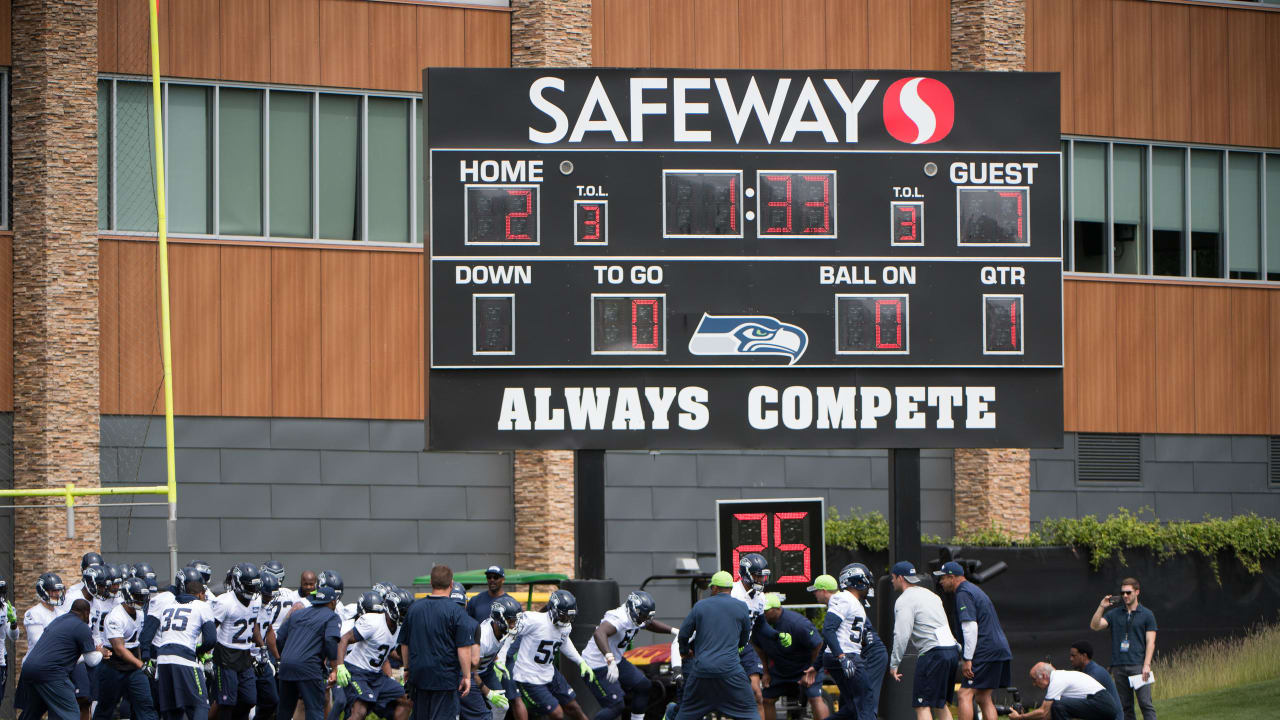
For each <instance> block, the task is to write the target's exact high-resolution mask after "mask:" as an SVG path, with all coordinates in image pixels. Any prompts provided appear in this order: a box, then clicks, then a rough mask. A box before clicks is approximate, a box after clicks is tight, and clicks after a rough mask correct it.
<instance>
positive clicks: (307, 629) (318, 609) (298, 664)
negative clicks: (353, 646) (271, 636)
mask: <svg viewBox="0 0 1280 720" xmlns="http://www.w3.org/2000/svg"><path fill="white" fill-rule="evenodd" d="M341 625H342V621H341V620H339V619H338V614H337V613H335V612H334V611H332V610H330V609H329V608H327V607H325V606H323V605H313V606H311V607H304V608H302V609H301V610H294V611H293V612H291V613H289V617H288V618H287V619H285V621H284V624H283V625H281V626H280V629H279V630H277V631H276V647H278V648H280V679H281V680H320V679H323V678H324V677H325V669H324V661H325V660H333V659H335V658H337V657H338V629H339V628H340V627H341Z"/></svg>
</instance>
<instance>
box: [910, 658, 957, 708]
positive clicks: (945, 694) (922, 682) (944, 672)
mask: <svg viewBox="0 0 1280 720" xmlns="http://www.w3.org/2000/svg"><path fill="white" fill-rule="evenodd" d="M959 666H960V649H959V648H957V647H956V646H955V645H950V646H948V647H936V648H934V649H932V650H930V651H928V652H926V653H924V654H923V655H921V656H920V657H918V658H916V675H915V678H914V679H913V680H912V681H911V707H935V708H940V707H943V706H945V705H946V704H947V703H950V702H951V700H952V697H953V696H954V695H955V677H956V668H957V667H959Z"/></svg>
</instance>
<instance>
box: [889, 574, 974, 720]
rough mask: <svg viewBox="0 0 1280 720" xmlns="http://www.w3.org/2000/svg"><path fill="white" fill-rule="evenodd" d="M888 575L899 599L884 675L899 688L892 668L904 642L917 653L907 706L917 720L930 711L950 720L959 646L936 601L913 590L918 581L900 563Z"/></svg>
mask: <svg viewBox="0 0 1280 720" xmlns="http://www.w3.org/2000/svg"><path fill="white" fill-rule="evenodd" d="M889 572H890V574H891V575H893V589H894V590H897V591H898V592H900V593H902V594H901V595H899V596H898V599H897V601H896V602H895V603H894V605H893V654H892V656H891V657H890V659H889V674H890V675H892V676H893V679H894V680H898V681H899V682H901V680H902V673H900V672H898V665H899V663H901V662H902V656H903V655H904V654H905V653H906V651H907V641H908V640H910V641H911V644H912V645H914V646H915V648H916V652H918V653H920V654H919V656H918V657H916V671H915V677H914V678H912V682H911V706H912V707H914V708H915V709H916V718H917V720H929V714H930V710H932V713H933V717H934V718H936V719H937V720H944V719H945V720H951V711H950V710H948V709H947V704H948V703H950V702H951V699H952V696H953V695H955V685H954V683H955V677H956V669H957V668H958V667H960V646H959V645H958V644H957V643H956V638H955V636H954V635H952V634H951V627H950V625H949V624H948V623H947V611H946V610H943V609H942V598H940V597H938V596H937V595H935V594H934V593H933V592H932V591H930V590H927V589H925V588H922V587H919V586H917V585H916V583H918V582H920V578H921V575H920V573H918V572H916V568H915V566H914V565H912V564H911V563H910V562H908V561H906V560H903V561H901V562H898V563H895V564H894V566H893V569H892V570H890V571H889Z"/></svg>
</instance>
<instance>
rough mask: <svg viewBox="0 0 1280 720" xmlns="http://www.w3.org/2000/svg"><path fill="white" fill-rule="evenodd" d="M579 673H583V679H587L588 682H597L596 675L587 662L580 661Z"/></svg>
mask: <svg viewBox="0 0 1280 720" xmlns="http://www.w3.org/2000/svg"><path fill="white" fill-rule="evenodd" d="M578 672H580V673H582V677H584V678H586V679H587V682H595V681H596V674H595V672H593V671H592V670H591V666H590V665H588V664H587V661H586V660H579V661H578Z"/></svg>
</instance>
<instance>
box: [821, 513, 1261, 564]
mask: <svg viewBox="0 0 1280 720" xmlns="http://www.w3.org/2000/svg"><path fill="white" fill-rule="evenodd" d="M1148 514H1149V515H1151V518H1150V519H1144V518H1143V517H1142V515H1148ZM922 541H923V542H925V543H936V544H940V541H941V538H938V537H929V536H925V537H923V538H922ZM827 543H828V544H831V545H836V546H839V547H847V548H863V549H866V550H884V549H886V548H888V546H889V523H888V521H886V520H885V518H884V515H882V514H880V513H879V512H874V511H873V512H870V513H861V508H859V509H858V510H855V511H853V512H852V513H851V514H850V515H849V516H848V517H845V518H842V517H840V515H839V513H837V512H836V510H835V509H834V508H833V509H832V510H831V517H830V518H829V519H828V520H827ZM948 544H953V545H963V546H965V547H1050V546H1068V547H1072V548H1077V549H1081V550H1087V551H1088V552H1089V563H1090V565H1091V566H1092V567H1093V569H1094V570H1097V569H1099V568H1101V567H1102V564H1103V563H1104V562H1106V561H1107V560H1108V559H1109V558H1112V557H1114V558H1116V559H1117V560H1119V561H1120V562H1121V563H1124V562H1125V557H1124V551H1125V550H1129V549H1142V550H1147V551H1150V552H1151V553H1152V554H1153V555H1155V557H1156V559H1157V560H1159V561H1163V560H1166V559H1168V558H1170V557H1173V556H1174V555H1190V554H1198V555H1201V556H1202V557H1204V558H1205V559H1206V560H1208V562H1209V565H1210V567H1211V568H1212V569H1213V573H1214V577H1215V578H1217V576H1218V556H1219V554H1220V553H1222V552H1224V551H1226V552H1230V553H1231V554H1232V555H1234V556H1235V557H1236V559H1237V560H1239V561H1240V564H1241V565H1242V566H1243V567H1244V568H1245V570H1247V571H1249V572H1250V573H1253V574H1255V575H1256V574H1260V573H1261V572H1262V561H1263V560H1264V559H1267V558H1273V557H1276V555H1278V554H1280V520H1276V519H1275V518H1264V517H1259V516H1258V515H1257V514H1255V513H1248V514H1245V515H1236V516H1234V517H1231V518H1227V519H1223V518H1220V517H1209V516H1207V515H1206V516H1205V519H1204V520H1202V521H1200V522H1190V521H1185V520H1175V521H1172V522H1160V520H1159V518H1156V517H1155V515H1154V513H1152V512H1151V509H1150V508H1142V509H1141V510H1140V511H1139V512H1138V513H1134V512H1132V511H1130V510H1128V509H1127V508H1120V509H1119V510H1118V511H1116V512H1115V513H1113V514H1111V515H1108V516H1107V518H1106V519H1105V520H1099V519H1098V518H1097V517H1095V516H1093V515H1086V516H1085V517H1081V518H1050V519H1047V520H1044V521H1042V522H1040V523H1039V524H1038V525H1037V526H1036V527H1035V528H1034V529H1033V530H1032V532H1031V534H1030V535H1028V536H1027V537H1025V538H1017V537H1014V536H1013V535H1011V534H1010V533H1008V532H1007V531H1005V530H1004V529H1003V528H1001V527H1000V526H999V525H993V526H991V527H987V528H977V529H970V528H966V527H963V526H961V527H960V528H959V533H958V535H957V536H956V537H954V538H952V539H951V540H950V541H949V543H948Z"/></svg>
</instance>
